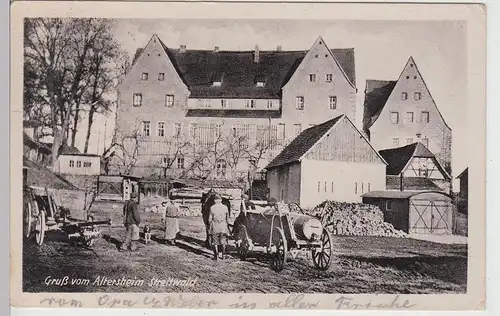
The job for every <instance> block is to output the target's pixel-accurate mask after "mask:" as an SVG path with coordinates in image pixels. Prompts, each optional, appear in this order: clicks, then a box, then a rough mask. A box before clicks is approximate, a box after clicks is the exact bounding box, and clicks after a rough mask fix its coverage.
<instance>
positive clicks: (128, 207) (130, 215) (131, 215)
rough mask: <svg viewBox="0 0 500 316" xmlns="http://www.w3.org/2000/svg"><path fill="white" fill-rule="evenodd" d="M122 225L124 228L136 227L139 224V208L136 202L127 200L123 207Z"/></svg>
mask: <svg viewBox="0 0 500 316" xmlns="http://www.w3.org/2000/svg"><path fill="white" fill-rule="evenodd" d="M123 223H124V224H125V226H128V225H133V224H135V225H138V226H139V224H140V223H141V216H140V215H139V206H138V205H137V202H135V201H132V200H128V201H127V202H125V205H124V206H123Z"/></svg>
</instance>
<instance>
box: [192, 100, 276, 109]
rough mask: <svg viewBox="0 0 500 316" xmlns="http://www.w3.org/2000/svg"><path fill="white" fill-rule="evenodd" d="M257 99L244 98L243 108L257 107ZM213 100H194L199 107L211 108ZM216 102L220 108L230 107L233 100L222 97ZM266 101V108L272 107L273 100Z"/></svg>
mask: <svg viewBox="0 0 500 316" xmlns="http://www.w3.org/2000/svg"><path fill="white" fill-rule="evenodd" d="M257 101H258V100H255V99H247V100H244V103H245V108H247V109H255V108H256V107H257ZM213 102H214V100H212V99H198V100H197V101H196V106H197V107H199V108H211V107H212V104H213ZM218 102H220V106H221V107H222V108H228V107H230V108H231V107H233V102H234V100H227V99H222V100H219V101H218ZM266 103H267V104H266V108H268V109H272V108H273V104H274V102H273V100H267V102H266Z"/></svg>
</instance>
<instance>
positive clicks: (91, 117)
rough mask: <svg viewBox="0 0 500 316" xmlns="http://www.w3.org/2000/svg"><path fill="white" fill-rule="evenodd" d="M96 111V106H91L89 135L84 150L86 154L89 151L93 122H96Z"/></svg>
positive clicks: (88, 124) (88, 123)
mask: <svg viewBox="0 0 500 316" xmlns="http://www.w3.org/2000/svg"><path fill="white" fill-rule="evenodd" d="M94 112H95V107H94V106H91V107H90V111H89V120H88V122H87V135H86V136H85V147H84V148H83V152H84V153H85V154H86V153H87V152H88V149H89V142H90V134H91V132H92V124H93V123H94Z"/></svg>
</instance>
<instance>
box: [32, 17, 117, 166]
mask: <svg viewBox="0 0 500 316" xmlns="http://www.w3.org/2000/svg"><path fill="white" fill-rule="evenodd" d="M110 23H111V22H110V20H105V19H69V18H68V19H66V18H65V19H61V18H33V19H25V36H24V57H25V76H24V78H25V80H26V82H25V85H24V86H25V91H24V93H25V96H26V98H25V104H24V109H25V111H26V115H27V116H31V118H32V119H33V118H34V119H37V120H38V121H40V122H41V123H43V124H44V125H46V126H47V127H49V129H50V133H51V134H52V135H51V136H53V138H54V140H53V146H52V162H54V161H55V160H56V158H57V155H58V151H59V147H60V146H61V145H62V144H64V143H66V142H67V140H68V138H70V134H69V132H70V129H72V132H71V139H72V141H71V143H72V144H74V138H75V135H76V131H77V129H78V122H79V120H80V110H81V105H82V104H83V103H84V102H87V100H88V96H89V92H88V91H89V89H90V88H92V80H91V79H92V78H93V77H92V76H94V77H95V72H94V73H92V71H91V70H92V67H94V68H95V65H96V64H95V63H93V62H92V61H95V60H96V58H95V56H99V54H97V53H96V51H97V50H99V49H102V47H105V45H101V46H102V47H101V46H99V43H103V41H106V42H107V40H108V39H109V38H110V37H109V34H110ZM92 58H94V59H92ZM99 65H102V66H103V67H108V66H109V65H105V64H104V63H101V64H99ZM99 80H101V81H99ZM98 82H102V77H101V78H100V79H98ZM99 91H100V90H99ZM90 94H91V93H90ZM71 127H72V128H71Z"/></svg>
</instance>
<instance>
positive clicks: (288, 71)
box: [134, 40, 356, 98]
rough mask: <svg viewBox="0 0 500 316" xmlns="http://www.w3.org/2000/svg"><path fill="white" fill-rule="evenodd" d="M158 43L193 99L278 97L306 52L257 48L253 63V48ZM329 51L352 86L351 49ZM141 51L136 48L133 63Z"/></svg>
mask: <svg viewBox="0 0 500 316" xmlns="http://www.w3.org/2000/svg"><path fill="white" fill-rule="evenodd" d="M159 42H160V44H161V45H162V47H163V49H164V50H165V52H166V53H167V55H168V57H169V59H170V61H171V62H172V64H173V66H174V68H175V69H176V71H177V73H178V74H179V76H180V77H181V79H182V81H183V82H184V83H185V84H186V86H187V87H188V88H189V91H190V92H191V94H190V96H191V97H193V98H198V97H199V98H210V97H211V98H221V97H231V98H279V96H280V93H281V88H282V87H283V86H284V85H285V84H286V83H287V82H288V80H289V79H290V78H291V76H292V75H293V73H294V72H295V70H296V69H297V67H298V66H299V65H300V63H301V61H302V59H303V58H304V57H305V55H306V54H307V51H306V50H303V51H302V50H301V51H259V62H258V63H256V62H254V51H217V52H214V51H212V50H180V49H172V48H168V47H167V46H166V45H165V44H164V43H163V42H162V41H161V40H159ZM330 51H331V53H332V55H333V56H334V58H335V60H336V61H337V62H338V64H339V66H340V67H341V68H342V70H343V72H344V73H345V75H346V77H347V79H348V80H349V81H350V82H351V83H352V84H353V85H355V84H356V77H355V62H354V48H345V49H331V50H330ZM141 53H142V50H141V49H138V50H137V52H136V55H135V57H134V63H135V60H137V59H138V58H139V56H140V55H141ZM214 76H216V77H222V84H221V86H217V87H214V86H213V79H214ZM263 78H264V79H265V80H264V82H265V84H264V86H263V87H257V85H256V80H257V79H259V80H262V79H263Z"/></svg>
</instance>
